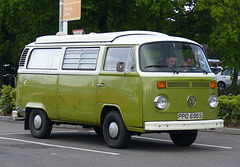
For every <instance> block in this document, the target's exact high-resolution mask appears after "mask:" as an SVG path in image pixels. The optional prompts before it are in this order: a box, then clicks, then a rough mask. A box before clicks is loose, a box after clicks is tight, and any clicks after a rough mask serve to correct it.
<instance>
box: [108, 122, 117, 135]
mask: <svg viewBox="0 0 240 167" xmlns="http://www.w3.org/2000/svg"><path fill="white" fill-rule="evenodd" d="M109 135H110V137H111V138H116V137H117V135H118V125H117V124H116V123H115V122H112V123H111V124H110V125H109Z"/></svg>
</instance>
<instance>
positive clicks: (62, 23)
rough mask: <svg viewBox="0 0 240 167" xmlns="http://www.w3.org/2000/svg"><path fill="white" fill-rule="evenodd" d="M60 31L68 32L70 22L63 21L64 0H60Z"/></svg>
mask: <svg viewBox="0 0 240 167" xmlns="http://www.w3.org/2000/svg"><path fill="white" fill-rule="evenodd" d="M59 32H63V33H64V34H66V35H67V34H68V22H67V21H63V0H59Z"/></svg>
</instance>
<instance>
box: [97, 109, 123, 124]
mask: <svg viewBox="0 0 240 167" xmlns="http://www.w3.org/2000/svg"><path fill="white" fill-rule="evenodd" d="M111 111H116V112H118V113H119V114H120V115H121V117H122V119H123V116H122V114H121V110H120V107H119V106H118V105H114V104H106V105H104V106H103V107H102V112H101V118H100V123H101V126H102V125H103V121H104V119H105V117H106V116H107V114H108V113H109V112H111ZM123 121H124V119H123Z"/></svg>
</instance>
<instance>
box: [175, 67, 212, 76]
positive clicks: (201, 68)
mask: <svg viewBox="0 0 240 167" xmlns="http://www.w3.org/2000/svg"><path fill="white" fill-rule="evenodd" d="M179 67H183V68H190V69H193V68H196V69H198V70H201V71H202V72H204V73H205V74H208V72H207V71H206V70H204V69H202V68H200V67H198V66H179Z"/></svg>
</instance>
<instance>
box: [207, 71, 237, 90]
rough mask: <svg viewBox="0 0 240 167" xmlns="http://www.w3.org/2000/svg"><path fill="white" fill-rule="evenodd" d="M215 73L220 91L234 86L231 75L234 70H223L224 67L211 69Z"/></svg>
mask: <svg viewBox="0 0 240 167" xmlns="http://www.w3.org/2000/svg"><path fill="white" fill-rule="evenodd" d="M211 69H212V71H213V73H215V74H216V80H217V86H218V90H223V89H225V88H227V87H229V86H231V84H232V80H231V74H232V73H233V70H229V69H226V70H223V68H222V67H211ZM238 84H240V72H238Z"/></svg>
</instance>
